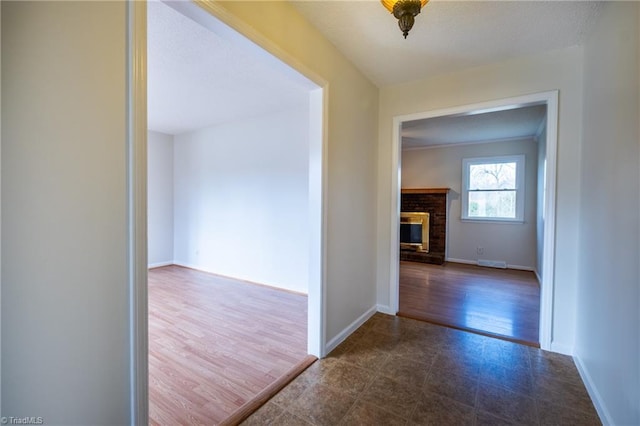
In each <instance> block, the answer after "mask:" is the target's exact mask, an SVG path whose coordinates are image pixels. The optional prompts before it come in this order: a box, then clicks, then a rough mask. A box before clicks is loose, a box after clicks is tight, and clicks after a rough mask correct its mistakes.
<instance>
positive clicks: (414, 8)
mask: <svg viewBox="0 0 640 426" xmlns="http://www.w3.org/2000/svg"><path fill="white" fill-rule="evenodd" d="M381 2H382V4H383V6H384V7H385V8H387V10H389V11H390V12H391V13H393V16H395V17H396V19H397V20H398V26H399V27H400V31H402V35H403V36H404V38H407V36H408V35H409V31H410V30H411V28H412V27H413V24H414V22H415V16H416V15H417V14H418V13H420V9H422V7H423V6H424V5H425V4H427V2H428V0H396V1H395V2H394V1H393V0H381Z"/></svg>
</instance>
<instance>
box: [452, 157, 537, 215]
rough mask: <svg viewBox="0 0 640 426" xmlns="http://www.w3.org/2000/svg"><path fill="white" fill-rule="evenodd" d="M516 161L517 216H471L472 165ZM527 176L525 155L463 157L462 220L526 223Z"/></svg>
mask: <svg viewBox="0 0 640 426" xmlns="http://www.w3.org/2000/svg"><path fill="white" fill-rule="evenodd" d="M514 162H515V163H516V188H515V191H516V217H515V218H508V217H477V216H469V169H470V166H474V165H478V164H497V163H514ZM524 177H525V156H524V154H519V155H500V156H495V157H476V158H463V159H462V191H461V192H462V193H461V196H460V198H461V203H460V204H461V208H462V212H461V216H460V217H461V220H463V221H465V222H507V223H524V200H525V198H524V196H525V194H524V191H525V185H524V181H525V179H524Z"/></svg>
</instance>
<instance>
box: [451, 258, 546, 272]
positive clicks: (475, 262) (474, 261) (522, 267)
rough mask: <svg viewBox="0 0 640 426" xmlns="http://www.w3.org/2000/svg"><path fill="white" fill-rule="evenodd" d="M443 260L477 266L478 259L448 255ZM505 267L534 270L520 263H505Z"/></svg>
mask: <svg viewBox="0 0 640 426" xmlns="http://www.w3.org/2000/svg"><path fill="white" fill-rule="evenodd" d="M445 261H446V262H451V263H463V264H465V265H476V266H478V261H477V260H468V259H456V258H453V257H448V258H446V259H445ZM507 269H517V270H519V271H530V272H535V268H532V267H531V266H522V265H511V264H507ZM536 275H537V274H536Z"/></svg>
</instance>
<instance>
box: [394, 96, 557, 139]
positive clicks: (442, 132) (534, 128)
mask: <svg viewBox="0 0 640 426" xmlns="http://www.w3.org/2000/svg"><path fill="white" fill-rule="evenodd" d="M545 116H546V106H545V105H535V106H527V107H522V108H514V109H507V110H503V111H494V112H487V113H482V114H471V115H454V116H445V117H434V118H428V119H423V120H414V121H407V122H404V123H402V149H411V148H419V147H425V146H428V147H435V146H446V145H452V144H468V143H481V142H491V141H498V140H510V139H518V138H529V137H530V138H533V137H535V136H536V134H537V132H538V130H539V129H540V126H541V124H542V123H543V122H544V118H545Z"/></svg>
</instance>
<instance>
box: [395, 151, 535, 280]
mask: <svg viewBox="0 0 640 426" xmlns="http://www.w3.org/2000/svg"><path fill="white" fill-rule="evenodd" d="M516 154H524V155H525V167H524V170H525V204H524V206H525V211H524V223H478V222H468V221H465V222H463V221H462V220H461V219H460V216H461V190H462V159H463V158H473V157H492V156H498V155H516ZM537 163H538V158H537V147H536V144H535V141H534V140H533V139H521V140H517V141H501V142H493V143H482V144H473V145H458V146H451V147H442V148H427V149H411V150H407V151H403V153H402V187H403V188H450V189H451V191H449V197H448V199H449V215H448V217H447V221H448V231H447V251H448V256H447V258H448V259H449V260H452V261H465V262H475V261H477V260H478V259H488V260H499V261H505V262H507V265H509V267H514V268H523V269H529V270H533V269H534V268H535V264H536V218H535V216H536V198H537V197H536V175H537ZM477 247H482V248H483V249H484V254H482V255H478V254H477V251H476V248H477Z"/></svg>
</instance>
